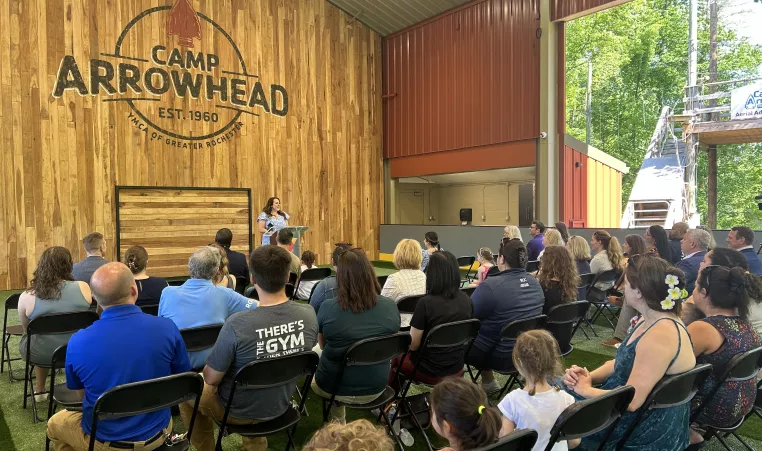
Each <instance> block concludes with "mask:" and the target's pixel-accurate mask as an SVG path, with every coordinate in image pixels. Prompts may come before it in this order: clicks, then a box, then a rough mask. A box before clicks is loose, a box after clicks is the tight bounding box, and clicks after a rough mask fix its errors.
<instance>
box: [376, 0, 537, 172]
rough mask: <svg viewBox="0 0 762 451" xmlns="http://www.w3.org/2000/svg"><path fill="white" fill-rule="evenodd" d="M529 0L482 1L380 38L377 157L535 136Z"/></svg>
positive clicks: (533, 5)
mask: <svg viewBox="0 0 762 451" xmlns="http://www.w3.org/2000/svg"><path fill="white" fill-rule="evenodd" d="M538 14H539V13H538V4H537V0H484V1H479V2H476V3H472V4H469V5H467V6H464V7H462V8H458V9H455V10H451V11H449V12H447V13H445V14H443V15H442V16H439V17H437V18H434V19H432V20H430V21H427V22H425V23H423V24H420V25H417V26H414V27H412V28H410V29H407V30H403V31H401V32H399V33H397V34H394V35H391V36H388V37H386V38H384V41H383V56H384V61H383V71H384V73H383V94H384V157H385V158H395V157H403V156H410V155H420V154H425V153H432V152H440V151H445V150H453V149H463V148H468V147H475V146H484V145H491V144H498V143H504V142H508V141H518V140H524V139H532V138H536V137H538V136H539V134H540V130H539V127H540V123H539V121H540V120H539V118H540V112H539V105H540V100H539V95H540V92H539V81H540V80H539V78H540V77H539V69H540V59H539V52H540V45H539V40H538V38H537V28H538V26H539V20H538Z"/></svg>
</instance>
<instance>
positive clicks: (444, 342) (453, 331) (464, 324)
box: [388, 318, 481, 451]
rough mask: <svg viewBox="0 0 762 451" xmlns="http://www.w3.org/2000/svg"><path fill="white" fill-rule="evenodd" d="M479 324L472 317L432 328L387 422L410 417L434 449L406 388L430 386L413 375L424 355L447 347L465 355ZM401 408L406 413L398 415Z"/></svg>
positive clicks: (477, 331) (398, 371)
mask: <svg viewBox="0 0 762 451" xmlns="http://www.w3.org/2000/svg"><path fill="white" fill-rule="evenodd" d="M480 326H481V322H480V321H479V320H478V319H475V318H474V319H467V320H462V321H455V322H452V323H446V324H440V325H438V326H436V327H434V328H432V329H431V330H430V331H429V333H428V334H427V335H426V341H425V342H424V343H423V346H421V348H420V352H418V358H417V359H416V361H415V362H414V364H413V371H412V373H410V375H405V376H404V381H401V383H400V384H399V387H401V388H402V394H401V395H399V396H398V399H399V406H398V407H399V408H398V409H397V410H396V411H395V412H394V415H393V416H392V418H391V419H390V420H388V423H389V424H390V425H391V424H394V421H395V420H396V419H397V417H400V418H403V417H404V418H408V417H409V418H411V419H412V421H413V423H414V424H415V426H416V427H417V428H418V429H420V431H421V433H422V434H423V437H424V438H425V439H426V444H427V445H428V447H429V450H431V451H434V447H433V446H432V445H431V441H430V440H429V437H428V435H426V431H425V429H424V428H423V426H421V423H420V422H419V421H418V418H417V417H416V415H415V409H414V408H413V406H412V405H411V404H410V402H409V401H408V400H407V393H408V390H410V387H411V386H413V385H426V386H429V387H430V385H428V384H425V383H423V382H420V381H419V380H417V379H416V377H415V376H416V374H417V373H418V369H419V367H420V364H421V362H422V361H423V360H425V358H426V355H427V354H428V353H429V352H431V350H432V349H447V350H449V352H450V353H455V352H462V353H463V355H464V356H465V355H466V354H467V353H468V350H469V349H470V348H471V344H472V343H473V342H474V339H476V336H477V335H479V327H480ZM406 357H407V355H404V356H403V357H402V358H403V360H402V362H404V359H405V358H406ZM401 367H402V365H399V366H398V367H397V370H396V371H395V372H394V378H395V379H396V380H400V368H401ZM401 410H406V411H407V412H408V413H407V414H405V415H402V416H400V411H401ZM402 449H404V448H402Z"/></svg>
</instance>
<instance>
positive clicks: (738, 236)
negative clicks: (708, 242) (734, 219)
mask: <svg viewBox="0 0 762 451" xmlns="http://www.w3.org/2000/svg"><path fill="white" fill-rule="evenodd" d="M725 241H727V243H728V247H729V248H731V249H735V250H737V251H738V252H740V253H742V254H743V255H744V257H746V260H748V262H749V272H752V273H754V274H756V275H758V276H762V260H760V259H759V255H757V253H756V252H754V231H752V230H751V229H750V228H748V227H744V226H736V227H733V228H731V229H730V232H728V238H727V239H726V240H725Z"/></svg>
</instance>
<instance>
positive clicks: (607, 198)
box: [587, 158, 622, 227]
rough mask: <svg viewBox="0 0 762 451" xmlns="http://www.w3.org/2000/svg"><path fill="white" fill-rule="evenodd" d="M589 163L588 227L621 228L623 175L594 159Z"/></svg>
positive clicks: (589, 160)
mask: <svg viewBox="0 0 762 451" xmlns="http://www.w3.org/2000/svg"><path fill="white" fill-rule="evenodd" d="M587 161H588V164H587V222H588V224H587V227H619V223H620V220H621V219H622V173H621V172H619V171H617V170H616V169H613V168H611V167H609V166H606V165H605V164H603V163H600V162H598V161H595V160H593V159H592V158H588V159H587Z"/></svg>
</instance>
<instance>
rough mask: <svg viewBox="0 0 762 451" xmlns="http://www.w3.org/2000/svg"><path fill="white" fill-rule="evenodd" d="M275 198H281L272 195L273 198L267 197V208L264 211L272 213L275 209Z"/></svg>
mask: <svg viewBox="0 0 762 451" xmlns="http://www.w3.org/2000/svg"><path fill="white" fill-rule="evenodd" d="M275 199H278V200H280V198H279V197H271V198H269V199H267V203H266V204H265V208H263V209H262V211H263V212H265V213H267V214H268V215H271V214H272V211H273V202H275Z"/></svg>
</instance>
